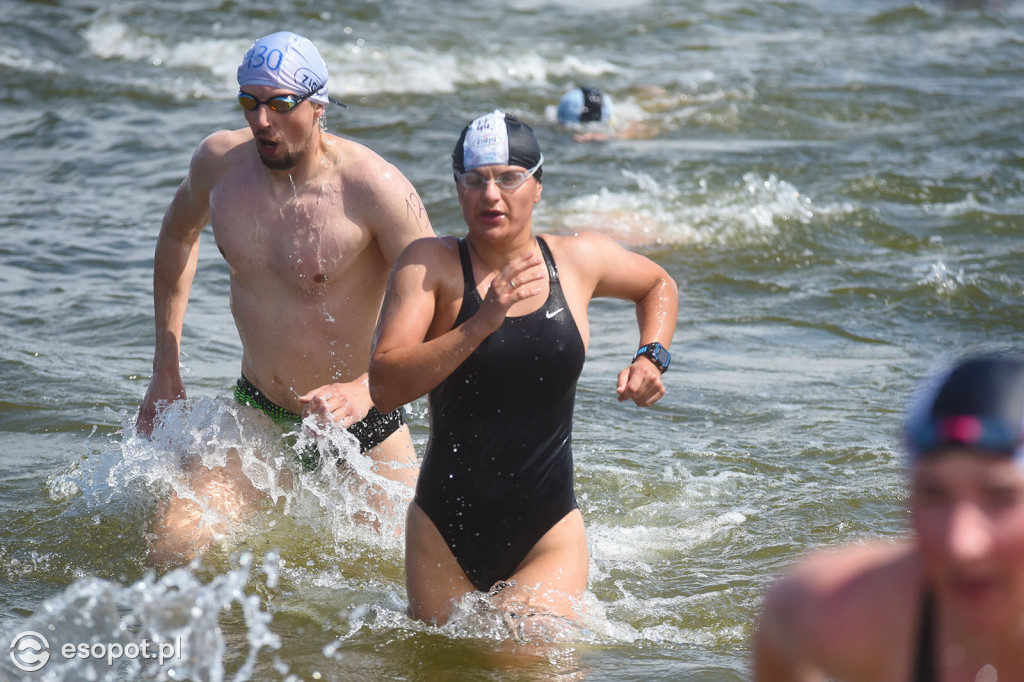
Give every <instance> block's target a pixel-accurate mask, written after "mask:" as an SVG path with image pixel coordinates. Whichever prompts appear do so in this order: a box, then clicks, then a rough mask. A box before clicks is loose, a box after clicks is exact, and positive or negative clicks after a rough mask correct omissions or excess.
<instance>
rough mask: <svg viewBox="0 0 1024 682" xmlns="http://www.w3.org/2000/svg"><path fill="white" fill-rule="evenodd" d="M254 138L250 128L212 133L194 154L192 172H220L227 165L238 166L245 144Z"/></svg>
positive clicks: (204, 139) (194, 173)
mask: <svg viewBox="0 0 1024 682" xmlns="http://www.w3.org/2000/svg"><path fill="white" fill-rule="evenodd" d="M252 139H253V138H252V133H251V132H250V131H249V129H248V128H241V129H238V130H218V131H217V132H215V133H210V134H209V135H207V136H206V137H205V138H203V141H202V142H200V143H199V146H197V147H196V150H195V152H194V153H193V154H192V162H191V170H192V174H193V175H196V174H197V173H198V174H210V173H218V172H219V171H220V170H222V169H224V168H226V167H230V166H237V165H238V163H239V161H240V158H241V155H243V154H244V153H245V151H244V148H245V145H246V144H247V143H251V142H252Z"/></svg>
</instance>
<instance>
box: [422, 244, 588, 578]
mask: <svg viewBox="0 0 1024 682" xmlns="http://www.w3.org/2000/svg"><path fill="white" fill-rule="evenodd" d="M537 241H538V243H539V245H540V250H541V254H542V255H543V257H544V262H545V264H546V265H547V269H548V277H549V282H550V287H549V288H550V291H549V293H548V298H547V301H546V302H545V303H544V305H543V306H542V307H541V308H540V309H539V310H537V311H535V312H532V313H529V314H527V315H522V316H519V317H507V318H505V321H504V322H503V323H502V325H501V326H500V327H499V328H498V329H497V331H495V332H494V333H493V334H491V335H490V336H488V337H487V338H486V339H485V340H484V342H483V343H481V344H480V346H479V348H477V349H476V351H474V352H473V354H472V355H471V356H470V357H469V358H467V359H466V360H465V362H463V363H462V364H461V365H460V366H459V367H458V368H457V369H456V370H455V371H454V372H453V373H452V374H451V375H450V376H449V377H448V378H447V379H445V380H444V381H443V382H442V383H441V384H440V385H439V386H438V387H437V388H435V389H434V390H433V391H431V392H430V395H429V404H430V438H429V441H428V443H427V450H426V454H425V456H424V458H423V464H422V466H421V468H420V474H419V479H418V481H417V484H416V503H417V504H418V505H419V506H420V508H421V509H423V511H424V512H425V513H426V515H427V516H428V517H429V518H430V520H431V521H432V522H433V523H434V525H435V526H436V527H437V529H438V531H440V533H441V535H442V536H443V537H444V539H445V541H446V542H447V543H448V547H449V548H450V549H451V551H452V554H454V555H455V558H456V560H457V561H458V562H459V565H460V566H461V567H462V570H463V571H465V572H466V575H467V576H468V577H469V579H470V580H471V581H472V582H473V585H474V586H475V587H476V588H477V589H478V590H481V591H487V590H489V589H490V588H491V587H492V586H493V585H494V584H495V583H496V582H499V581H502V580H506V579H508V578H509V577H510V576H511V575H512V574H513V573H514V572H515V570H516V568H517V567H518V566H519V564H520V562H522V560H523V559H524V558H525V557H526V555H527V553H528V552H529V551H530V549H531V548H532V547H533V546H534V545H535V544H536V543H537V541H538V540H540V538H541V537H542V536H543V535H544V534H545V533H546V532H547V531H548V530H550V529H551V527H552V526H554V525H555V524H556V523H558V521H560V520H561V519H562V518H563V517H565V515H566V514H568V513H569V512H570V511H572V510H573V509H576V508H577V503H576V495H575V492H574V490H573V461H572V416H573V406H574V403H575V398H576V381H577V379H578V378H579V375H580V372H581V371H582V369H583V361H584V357H585V355H586V351H585V349H584V347H583V339H582V337H581V336H580V332H579V329H578V328H577V326H576V321H575V320H574V319H573V317H572V314H571V313H570V312H569V306H568V305H567V304H566V301H565V296H564V294H563V293H562V287H561V284H560V283H559V281H558V270H557V269H556V268H555V263H554V260H553V259H552V257H551V252H550V251H549V250H548V247H547V244H545V243H544V241H543V240H542V239H541V238H540V237H538V238H537ZM459 256H460V258H461V260H462V271H463V279H464V286H465V292H464V294H463V299H462V307H461V308H460V310H459V314H458V317H457V318H456V320H455V324H454V325H453V327H457V326H458V325H460V324H462V323H463V322H464V321H465V320H467V319H468V318H469V317H470V316H472V315H473V314H474V313H475V312H476V311H477V309H479V307H480V305H481V303H482V302H483V301H482V300H481V298H480V294H479V293H478V292H477V289H476V283H475V282H474V280H473V268H472V265H471V264H470V259H469V249H468V246H467V244H466V242H465V240H463V239H460V240H459Z"/></svg>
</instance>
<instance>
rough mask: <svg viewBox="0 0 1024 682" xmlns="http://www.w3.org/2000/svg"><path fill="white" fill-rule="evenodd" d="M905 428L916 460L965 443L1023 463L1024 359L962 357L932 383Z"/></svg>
mask: <svg viewBox="0 0 1024 682" xmlns="http://www.w3.org/2000/svg"><path fill="white" fill-rule="evenodd" d="M920 393H921V394H920V396H919V397H918V399H917V400H915V401H914V404H913V407H912V409H911V411H910V415H909V416H908V418H907V424H906V427H905V433H904V442H905V444H906V448H907V453H908V454H909V455H910V459H911V461H915V460H919V459H922V458H926V457H929V456H931V455H932V454H937V453H939V452H940V451H942V450H943V449H945V448H947V447H951V446H961V447H966V448H969V449H971V450H973V451H976V452H980V453H982V454H987V455H990V456H994V457H1007V458H1010V459H1013V460H1015V461H1016V462H1017V463H1018V464H1020V465H1022V466H1024V360H1021V359H1019V358H1016V357H1011V356H1007V355H986V356H977V357H972V358H968V359H966V360H962V361H961V362H959V363H957V364H955V365H954V366H953V367H952V368H950V369H949V370H947V371H946V372H945V373H943V374H942V375H940V376H939V377H937V378H936V379H935V380H933V381H932V382H930V383H929V384H927V385H926V386H925V387H924V389H923V390H922V391H921V392H920Z"/></svg>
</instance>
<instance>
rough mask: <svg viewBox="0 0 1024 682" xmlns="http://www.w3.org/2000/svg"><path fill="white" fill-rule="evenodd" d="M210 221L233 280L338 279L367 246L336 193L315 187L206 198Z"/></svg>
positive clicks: (235, 191) (303, 282)
mask: <svg viewBox="0 0 1024 682" xmlns="http://www.w3.org/2000/svg"><path fill="white" fill-rule="evenodd" d="M210 221H211V224H212V225H213V234H214V239H215V240H216V242H217V247H218V249H220V252H221V254H222V255H223V256H224V259H225V260H226V261H227V263H228V265H229V266H230V268H231V271H232V276H233V277H238V278H247V277H275V278H278V279H281V280H283V281H285V282H291V283H294V284H296V285H298V286H311V285H317V284H324V283H327V282H329V281H331V280H336V279H339V278H340V277H341V276H342V275H343V274H344V271H345V269H346V268H348V267H349V266H350V264H351V263H352V262H353V261H355V260H356V259H357V258H358V257H359V255H360V254H361V253H362V252H363V251H364V250H365V249H366V247H367V245H368V244H369V242H370V241H371V239H370V235H369V233H368V231H367V230H366V229H364V228H363V227H362V226H360V225H358V224H357V223H355V222H354V221H352V220H351V219H350V218H349V217H348V215H347V213H346V210H345V205H344V201H343V199H342V196H341V193H340V192H337V191H333V190H332V189H331V188H328V187H317V188H313V189H307V190H305V191H302V192H298V191H296V192H295V193H294V195H292V196H285V197H273V196H270V195H268V194H266V193H264V192H260V191H259V190H258V189H257V188H247V187H245V186H244V185H242V186H238V187H232V188H229V189H224V190H221V191H219V192H217V193H215V194H214V195H213V196H211V202H210Z"/></svg>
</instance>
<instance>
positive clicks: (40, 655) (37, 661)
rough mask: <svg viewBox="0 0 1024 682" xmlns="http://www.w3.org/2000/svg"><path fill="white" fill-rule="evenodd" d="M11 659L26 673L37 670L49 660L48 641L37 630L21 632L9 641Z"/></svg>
mask: <svg viewBox="0 0 1024 682" xmlns="http://www.w3.org/2000/svg"><path fill="white" fill-rule="evenodd" d="M11 660H12V661H14V665H16V666H17V667H18V669H19V670H24V671H25V672H27V673H30V672H34V671H36V670H39V669H40V668H42V667H43V666H44V665H46V662H47V661H49V660H50V643H49V642H47V641H46V638H45V637H43V636H42V635H41V634H39V633H38V632H32V631H31V630H30V631H27V632H22V633H19V634H18V636H16V637H15V638H14V641H12V642H11Z"/></svg>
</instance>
